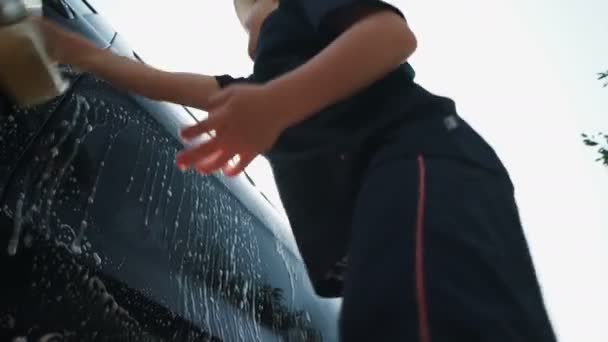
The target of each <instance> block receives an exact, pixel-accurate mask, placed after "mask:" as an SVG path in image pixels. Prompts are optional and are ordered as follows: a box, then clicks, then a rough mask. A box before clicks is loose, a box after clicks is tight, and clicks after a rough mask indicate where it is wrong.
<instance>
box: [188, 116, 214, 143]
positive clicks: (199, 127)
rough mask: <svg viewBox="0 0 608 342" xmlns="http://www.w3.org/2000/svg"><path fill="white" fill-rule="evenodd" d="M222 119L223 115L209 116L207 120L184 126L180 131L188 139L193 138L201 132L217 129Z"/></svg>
mask: <svg viewBox="0 0 608 342" xmlns="http://www.w3.org/2000/svg"><path fill="white" fill-rule="evenodd" d="M221 120H222V118H221V116H208V117H207V119H205V121H201V122H199V123H197V124H196V125H194V126H190V127H186V128H183V129H182V130H181V131H180V132H179V136H180V137H181V138H182V139H183V140H186V141H187V140H192V139H194V138H196V137H198V136H199V135H201V134H204V133H209V132H210V131H213V130H217V126H218V125H219V123H220V122H221Z"/></svg>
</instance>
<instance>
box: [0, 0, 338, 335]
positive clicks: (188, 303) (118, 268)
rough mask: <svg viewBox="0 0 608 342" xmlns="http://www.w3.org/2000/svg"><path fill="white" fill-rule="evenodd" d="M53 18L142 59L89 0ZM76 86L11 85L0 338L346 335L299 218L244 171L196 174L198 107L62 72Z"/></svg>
mask: <svg viewBox="0 0 608 342" xmlns="http://www.w3.org/2000/svg"><path fill="white" fill-rule="evenodd" d="M45 15H47V16H48V17H49V18H51V19H53V20H55V21H57V22H59V23H61V24H62V25H64V26H65V27H68V28H70V29H72V30H75V31H77V32H80V33H81V34H83V35H84V36H85V37H87V38H89V39H90V40H92V41H95V42H96V43H97V44H98V46H100V47H105V48H110V49H113V50H114V52H116V53H119V54H123V55H125V56H130V57H132V58H137V56H136V55H135V54H134V53H133V51H132V49H131V48H130V47H128V46H126V44H124V42H122V40H121V37H120V35H118V34H117V33H116V32H114V31H113V29H112V28H111V27H110V26H109V25H108V24H107V23H105V22H104V21H103V18H101V17H100V16H99V14H98V13H96V11H95V9H94V8H92V7H91V6H90V5H88V4H87V3H86V2H84V1H80V0H70V1H59V0H53V1H46V2H45ZM62 70H63V73H64V75H65V76H66V77H67V78H68V79H69V81H70V83H71V87H70V89H69V91H68V92H67V93H66V94H65V95H63V96H61V97H59V98H56V99H54V100H52V101H50V102H48V103H45V104H43V105H40V106H36V107H33V108H27V109H20V108H17V107H15V106H14V105H12V104H11V103H10V99H8V98H7V97H5V96H0V131H1V132H2V133H1V136H0V139H1V140H0V226H1V229H0V270H2V282H1V283H2V289H1V291H0V340H1V341H5V340H7V341H335V340H336V339H337V338H336V323H337V322H336V320H337V305H336V303H335V302H334V301H329V300H325V299H321V298H319V297H317V296H316V295H315V294H314V291H313V290H312V287H311V285H310V283H309V280H308V278H307V275H306V272H305V269H304V265H303V263H302V261H301V259H300V257H299V255H298V252H297V248H296V246H295V243H294V241H293V237H292V236H291V234H290V233H289V227H288V224H287V222H286V221H285V219H284V218H283V217H282V216H280V215H279V214H278V213H277V212H276V211H275V209H274V208H273V207H272V206H271V204H270V203H268V202H267V201H266V200H265V199H264V197H263V196H262V195H261V194H260V193H259V192H258V191H257V190H256V189H255V188H254V187H253V186H252V184H251V183H250V182H249V181H248V179H247V177H246V176H241V177H237V178H234V179H227V178H224V177H223V176H220V175H212V176H205V177H203V176H199V175H197V174H195V173H193V172H185V173H182V172H180V171H178V170H177V169H176V168H175V166H174V157H175V153H176V152H177V151H178V150H180V149H181V148H182V145H181V143H180V142H179V140H178V139H177V137H176V133H177V130H178V128H179V127H182V126H184V125H189V124H193V123H194V122H195V117H194V116H193V115H192V114H191V113H190V112H189V111H188V110H187V109H186V108H184V107H181V106H176V105H169V104H165V103H158V102H153V101H149V100H147V99H144V98H141V97H138V96H134V95H132V94H128V93H125V92H122V91H120V90H117V89H115V88H113V87H112V86H111V85H110V84H108V83H106V82H105V81H103V80H100V79H97V78H95V77H94V76H92V75H90V74H82V73H79V72H77V71H74V70H71V69H70V68H68V67H63V68H62Z"/></svg>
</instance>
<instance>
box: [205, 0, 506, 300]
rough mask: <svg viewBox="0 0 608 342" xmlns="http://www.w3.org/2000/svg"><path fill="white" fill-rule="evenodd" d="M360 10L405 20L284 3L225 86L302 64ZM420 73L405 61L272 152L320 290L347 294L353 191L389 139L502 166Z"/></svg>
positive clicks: (341, 7) (360, 0)
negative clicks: (248, 70)
mask: <svg viewBox="0 0 608 342" xmlns="http://www.w3.org/2000/svg"><path fill="white" fill-rule="evenodd" d="M359 6H377V7H381V8H386V9H389V10H391V11H394V12H396V13H398V14H399V15H400V16H402V17H403V14H402V12H400V11H399V10H398V9H397V8H395V7H393V6H391V5H389V4H387V3H385V2H383V1H375V0H281V1H280V2H279V7H278V9H277V10H276V11H274V12H273V13H271V14H270V15H269V17H268V18H267V19H266V20H265V21H264V23H263V25H262V27H261V31H260V35H259V40H258V45H257V49H256V56H255V63H254V72H253V74H252V75H251V76H249V77H246V78H233V77H231V76H229V75H222V76H217V77H216V78H217V80H218V83H219V84H220V86H221V87H225V86H228V85H230V84H234V83H240V82H248V83H265V82H268V81H271V80H272V79H274V78H276V77H278V76H280V75H282V74H284V73H286V72H289V71H290V70H293V69H295V68H297V67H299V66H300V65H302V64H304V63H305V62H307V61H308V60H309V59H310V58H312V57H313V56H315V55H316V54H318V53H319V52H320V51H321V50H322V49H324V48H325V47H326V46H328V45H329V44H331V42H332V41H333V40H334V39H335V38H336V37H337V36H338V34H339V32H336V31H335V29H333V28H334V27H335V25H334V22H333V21H334V20H335V19H336V17H338V15H339V14H344V13H346V12H348V11H356V10H357V7H359ZM404 20H405V19H404ZM378 53H381V52H378ZM414 76H415V73H414V70H413V68H412V67H411V66H410V65H409V64H408V63H403V64H401V65H400V66H398V67H397V68H395V70H393V71H392V72H390V73H389V74H388V75H386V76H385V77H383V78H382V79H380V80H378V81H376V82H375V83H373V84H372V85H371V86H369V87H367V88H365V89H363V90H361V91H360V92H358V93H357V94H355V95H354V96H352V97H351V98H349V99H346V100H344V101H341V102H338V103H336V104H333V105H331V106H329V107H327V108H325V109H323V110H322V111H321V112H320V113H317V114H316V115H313V116H311V117H310V118H309V119H307V120H305V121H303V122H301V123H299V124H297V125H295V126H293V127H290V128H288V129H286V130H285V131H284V132H283V133H282V135H281V136H280V137H279V139H278V141H277V142H276V144H275V145H274V146H273V148H272V149H271V150H270V151H269V152H268V153H266V157H267V158H268V160H269V162H270V165H271V166H272V169H273V172H274V176H275V180H276V183H277V187H278V190H279V193H280V196H281V200H282V202H283V205H284V207H285V209H286V211H287V214H288V216H289V221H290V223H291V226H292V230H293V232H294V235H295V237H296V241H297V243H298V247H299V249H300V252H301V254H302V256H303V259H304V261H305V263H306V266H307V269H308V272H309V275H310V278H311V280H312V283H313V285H314V286H315V290H316V291H317V293H318V294H319V295H322V296H338V295H340V292H341V284H340V282H339V281H337V280H336V279H339V278H340V277H339V275H338V276H337V277H335V275H336V274H335V273H336V267H335V265H336V263H338V264H339V263H340V260H341V259H342V258H343V257H344V256H345V255H346V252H347V248H348V241H349V236H350V224H351V217H352V206H353V201H354V197H355V195H356V192H357V190H358V185H359V182H360V176H361V174H362V173H363V170H364V168H365V166H366V165H367V164H366V163H367V161H368V160H369V157H370V156H371V155H372V154H373V153H374V151H375V150H376V149H377V148H378V146H382V144H383V142H385V141H386V140H391V139H395V137H397V138H399V139H401V138H400V137H402V138H403V139H405V140H404V141H405V143H403V144H399V145H400V146H401V148H400V149H399V150H398V151H395V153H396V154H402V155H408V154H409V155H416V154H419V153H424V154H426V155H434V156H443V157H456V158H461V159H468V160H469V161H471V162H475V163H477V164H478V165H481V166H484V167H487V168H494V169H500V168H501V166H500V165H499V163H498V162H497V158H495V157H494V155H493V151H491V149H490V148H489V147H488V146H487V145H485V143H484V142H483V140H482V139H481V138H479V137H478V136H477V135H476V134H475V133H474V132H473V131H472V130H471V129H469V127H468V125H466V123H464V122H463V121H461V120H460V119H459V121H458V122H460V123H461V124H460V129H452V128H453V127H447V126H446V124H447V125H448V126H449V125H450V124H452V125H453V124H455V123H454V122H453V121H446V118H448V119H449V118H454V117H456V110H455V105H454V102H453V101H452V100H450V99H448V98H445V97H441V96H437V95H434V94H431V93H430V92H428V91H426V90H425V89H424V88H422V87H421V86H420V85H418V84H416V83H415V82H414ZM319 87H322V85H319ZM403 132H407V133H405V135H406V136H404V134H403ZM338 268H340V267H338Z"/></svg>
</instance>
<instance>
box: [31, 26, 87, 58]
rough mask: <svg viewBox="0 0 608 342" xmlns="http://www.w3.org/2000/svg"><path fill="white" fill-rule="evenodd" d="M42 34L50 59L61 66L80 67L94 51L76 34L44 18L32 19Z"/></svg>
mask: <svg viewBox="0 0 608 342" xmlns="http://www.w3.org/2000/svg"><path fill="white" fill-rule="evenodd" d="M32 20H33V21H34V22H35V23H36V24H37V25H38V28H39V29H40V31H41V32H42V35H43V38H44V43H45V46H46V49H47V51H48V53H49V55H50V57H51V58H52V59H53V60H54V61H56V62H59V63H62V64H71V65H74V66H76V67H80V66H81V64H83V63H84V61H85V59H86V58H88V56H89V55H90V53H89V52H90V51H92V50H94V49H95V47H94V45H93V44H92V43H91V42H89V41H87V40H86V39H84V38H82V37H81V36H79V35H78V34H76V33H73V32H70V31H67V30H65V29H63V28H62V27H61V26H59V25H57V24H55V23H53V22H52V21H50V20H47V19H44V18H38V17H35V18H32Z"/></svg>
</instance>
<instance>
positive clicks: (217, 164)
mask: <svg viewBox="0 0 608 342" xmlns="http://www.w3.org/2000/svg"><path fill="white" fill-rule="evenodd" d="M230 158H232V155H231V154H230V153H228V152H226V151H219V152H217V153H215V154H214V155H213V156H210V157H209V158H206V159H205V160H203V161H201V162H199V163H197V164H196V166H195V169H196V171H197V172H199V173H203V174H208V173H211V172H214V171H216V170H219V169H221V168H222V167H223V166H224V165H226V163H228V161H229V160H230Z"/></svg>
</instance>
